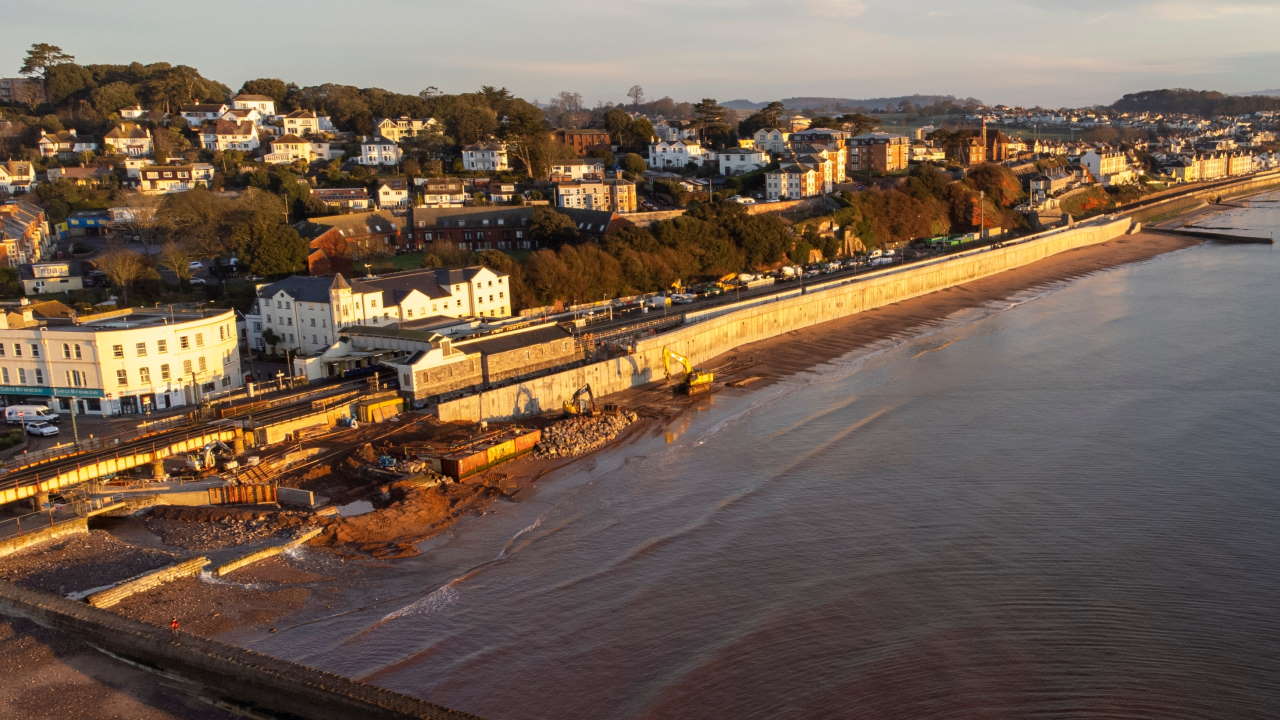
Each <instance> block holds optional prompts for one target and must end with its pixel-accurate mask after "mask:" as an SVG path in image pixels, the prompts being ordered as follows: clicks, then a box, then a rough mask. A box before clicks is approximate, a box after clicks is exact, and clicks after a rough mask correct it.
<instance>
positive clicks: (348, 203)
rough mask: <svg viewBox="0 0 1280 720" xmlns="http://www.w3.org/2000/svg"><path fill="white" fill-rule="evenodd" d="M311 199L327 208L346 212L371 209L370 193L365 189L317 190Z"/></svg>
mask: <svg viewBox="0 0 1280 720" xmlns="http://www.w3.org/2000/svg"><path fill="white" fill-rule="evenodd" d="M311 197H313V198H315V199H317V200H319V201H320V202H322V203H324V204H325V205H326V206H327V207H330V208H333V209H334V210H342V211H344V212H352V211H355V210H368V209H369V191H368V190H366V189H364V188H316V189H315V190H312V191H311Z"/></svg>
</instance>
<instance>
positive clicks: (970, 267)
mask: <svg viewBox="0 0 1280 720" xmlns="http://www.w3.org/2000/svg"><path fill="white" fill-rule="evenodd" d="M1131 226H1132V222H1131V220H1130V219H1129V218H1127V217H1122V218H1116V217H1112V216H1105V217H1102V218H1098V219H1095V220H1091V221H1089V222H1086V223H1081V224H1079V225H1077V226H1075V227H1071V228H1063V229H1059V230H1052V231H1049V232H1045V233H1040V234H1037V235H1033V236H1029V237H1027V238H1022V239H1019V240H1017V241H1014V242H1011V243H1007V244H1006V245H1005V246H1003V247H999V248H983V249H979V250H970V251H967V252H964V253H958V254H956V255H950V256H946V257H943V258H937V259H934V260H930V261H926V262H921V263H914V264H911V265H909V266H905V267H901V268H890V269H886V270H882V271H879V272H875V273H866V274H862V275H858V276H856V277H854V278H844V279H839V280H832V281H829V282H825V283H815V284H813V285H809V286H807V287H805V288H803V289H801V288H799V287H795V288H793V289H791V290H788V291H786V292H784V293H781V294H778V295H772V296H769V297H767V298H756V299H752V300H747V301H744V302H742V303H738V304H734V305H724V306H719V307H716V308H710V309H708V310H705V311H699V312H694V313H690V314H689V315H688V324H686V325H684V326H683V327H680V328H678V329H676V330H673V331H671V332H667V333H663V334H662V335H660V336H656V337H653V338H648V339H645V340H642V341H640V342H639V343H638V344H637V347H636V352H635V353H633V354H631V355H628V356H626V357H621V358H615V359H612V360H606V361H604V362H598V363H592V364H589V365H585V366H583V367H578V368H574V369H572V370H566V371H564V372H559V373H554V374H551V375H546V376H543V377H539V378H535V379H532V380H529V381H527V382H523V383H520V384H518V385H511V386H508V387H504V388H498V389H495V390H490V391H487V392H483V393H478V394H476V395H470V396H467V397H463V398H459V399H457V400H452V401H449V402H445V403H441V404H440V406H439V409H438V412H439V416H440V419H441V420H445V421H455V420H465V421H477V420H506V419H512V418H518V417H521V416H525V415H531V414H536V413H540V412H543V411H546V410H550V409H554V408H558V407H560V405H561V403H563V402H564V401H565V400H566V399H567V398H569V397H570V396H572V394H573V392H574V391H575V390H576V389H578V388H579V387H582V385H584V384H586V383H590V384H591V387H592V390H594V391H595V393H596V394H597V395H600V396H603V395H608V394H610V393H615V392H620V391H622V390H626V389H628V388H631V387H636V386H638V385H644V384H647V383H650V382H654V381H657V380H662V379H664V378H665V377H666V371H665V370H664V368H663V359H662V349H663V348H664V347H669V348H671V349H672V350H675V351H677V352H680V353H683V354H685V355H686V356H688V357H689V358H690V359H691V360H692V361H693V362H695V363H704V362H707V361H709V360H711V359H712V358H714V357H716V356H718V355H721V354H723V353H725V352H728V351H730V350H732V349H734V348H736V347H738V346H740V345H745V344H748V343H752V342H756V341H759V340H765V339H768V338H771V337H775V336H777V335H781V334H783V333H787V332H791V331H792V330H797V329H800V328H805V327H809V326H812V325H817V324H819V323H824V322H828V321H831V320H836V319H839V318H842V317H846V316H848V315H852V314H854V313H859V312H862V311H864V310H870V309H873V308H877V307H881V306H884V305H889V304H892V303H895V302H900V301H902V300H907V299H910V298H913V297H918V296H920V295H926V294H928V293H931V292H936V291H938V290H944V289H946V288H949V287H954V286H956V285H962V284H964V283H967V282H972V281H974V280H977V279H979V278H984V277H988V276H990V275H995V274H997V273H1001V272H1004V271H1006V270H1012V269H1014V268H1019V267H1022V266H1024V265H1028V264H1030V263H1033V262H1036V261H1038V260H1043V259H1044V258H1047V257H1049V256H1051V255H1056V254H1058V253H1061V252H1065V251H1068V250H1074V249H1076V248H1081V247H1086V246H1089V245H1096V244H1098V243H1103V242H1106V241H1108V240H1112V239H1115V238H1117V237H1119V236H1121V235H1123V234H1125V233H1126V232H1128V231H1129V229H1130V227H1131Z"/></svg>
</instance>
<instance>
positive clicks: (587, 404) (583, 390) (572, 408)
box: [564, 383, 596, 417]
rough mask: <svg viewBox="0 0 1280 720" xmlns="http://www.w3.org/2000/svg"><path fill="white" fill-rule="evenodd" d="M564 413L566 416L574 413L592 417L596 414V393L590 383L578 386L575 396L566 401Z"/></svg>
mask: <svg viewBox="0 0 1280 720" xmlns="http://www.w3.org/2000/svg"><path fill="white" fill-rule="evenodd" d="M564 414H565V417H573V416H574V415H586V416H587V417H591V416H593V415H595V414H596V394H595V393H594V392H592V391H591V384H590V383H588V384H586V385H583V386H582V387H580V388H578V390H577V392H575V393H574V394H573V398H572V399H571V400H568V401H566V402H565V404H564Z"/></svg>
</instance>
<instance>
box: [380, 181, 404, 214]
mask: <svg viewBox="0 0 1280 720" xmlns="http://www.w3.org/2000/svg"><path fill="white" fill-rule="evenodd" d="M378 207H380V208H384V209H386V208H403V207H409V183H408V182H407V181H406V180H405V179H404V178H388V179H386V180H383V181H382V182H381V183H379V184H378Z"/></svg>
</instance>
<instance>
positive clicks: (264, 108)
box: [231, 95, 276, 117]
mask: <svg viewBox="0 0 1280 720" xmlns="http://www.w3.org/2000/svg"><path fill="white" fill-rule="evenodd" d="M231 107H232V108H234V109H236V110H257V111H258V114H259V115H261V116H262V117H271V116H272V115H275V114H276V101H275V100H273V99H271V98H269V97H267V96H266V95H237V96H235V97H234V98H232V99H231Z"/></svg>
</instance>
